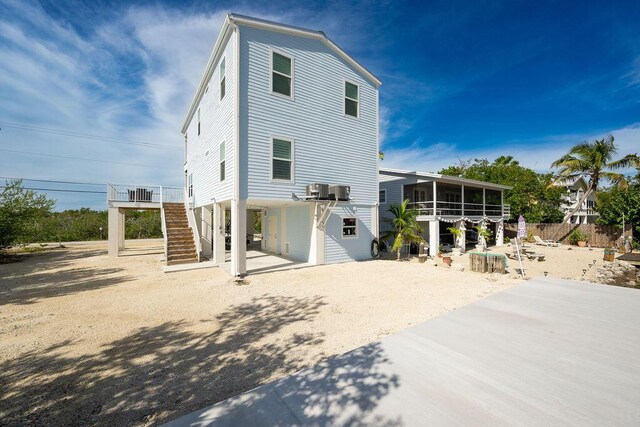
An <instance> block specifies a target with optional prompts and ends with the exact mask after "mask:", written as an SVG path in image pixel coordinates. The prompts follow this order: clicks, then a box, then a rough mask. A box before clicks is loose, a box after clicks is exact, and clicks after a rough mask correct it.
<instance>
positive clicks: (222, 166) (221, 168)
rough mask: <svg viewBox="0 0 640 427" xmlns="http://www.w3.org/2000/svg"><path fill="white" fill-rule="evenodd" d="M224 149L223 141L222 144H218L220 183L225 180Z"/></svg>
mask: <svg viewBox="0 0 640 427" xmlns="http://www.w3.org/2000/svg"><path fill="white" fill-rule="evenodd" d="M225 153H226V152H225V147H224V141H222V143H221V144H220V182H222V181H224V178H225V174H226V168H225V164H226V161H225Z"/></svg>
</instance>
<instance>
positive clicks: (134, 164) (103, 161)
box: [0, 148, 170, 169]
mask: <svg viewBox="0 0 640 427" xmlns="http://www.w3.org/2000/svg"><path fill="white" fill-rule="evenodd" d="M0 151H6V152H8V153H18V154H31V155H34V156H45V157H57V158H60V159H70V160H83V161H86V162H97V163H111V164H115V165H126V166H138V167H143V168H154V169H170V168H162V167H158V166H152V165H140V164H137V163H125V162H113V161H110V160H95V159H87V158H84V157H71V156H60V155H57V154H46V153H34V152H31V151H19V150H7V149H6V148H0Z"/></svg>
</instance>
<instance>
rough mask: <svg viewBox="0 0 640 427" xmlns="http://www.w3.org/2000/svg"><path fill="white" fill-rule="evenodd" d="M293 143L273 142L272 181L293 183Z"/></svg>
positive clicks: (278, 140)
mask: <svg viewBox="0 0 640 427" xmlns="http://www.w3.org/2000/svg"><path fill="white" fill-rule="evenodd" d="M292 172H293V141H287V140H284V139H277V138H273V139H272V140H271V179H273V180H279V181H291V177H292V175H293V173H292Z"/></svg>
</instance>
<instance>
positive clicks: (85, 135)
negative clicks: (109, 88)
mask: <svg viewBox="0 0 640 427" xmlns="http://www.w3.org/2000/svg"><path fill="white" fill-rule="evenodd" d="M0 125H2V126H5V127H8V128H13V129H19V130H26V131H32V132H41V133H46V134H50V135H62V136H71V137H74V138H82V139H90V140H94V141H104V142H115V143H117V144H127V145H139V146H143V147H153V148H164V149H167V150H177V151H182V148H179V147H172V146H169V145H162V144H154V143H151V142H142V141H129V140H124V139H117V138H111V137H108V136H100V135H92V134H88V133H78V132H70V131H65V130H60V129H50V128H44V127H40V126H32V125H25V124H22V123H9V122H0Z"/></svg>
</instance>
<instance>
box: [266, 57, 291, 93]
mask: <svg viewBox="0 0 640 427" xmlns="http://www.w3.org/2000/svg"><path fill="white" fill-rule="evenodd" d="M271 91H272V92H273V93H279V94H280V95H284V96H288V97H291V94H292V92H293V59H292V58H290V57H288V56H285V55H282V54H280V53H277V52H271Z"/></svg>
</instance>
